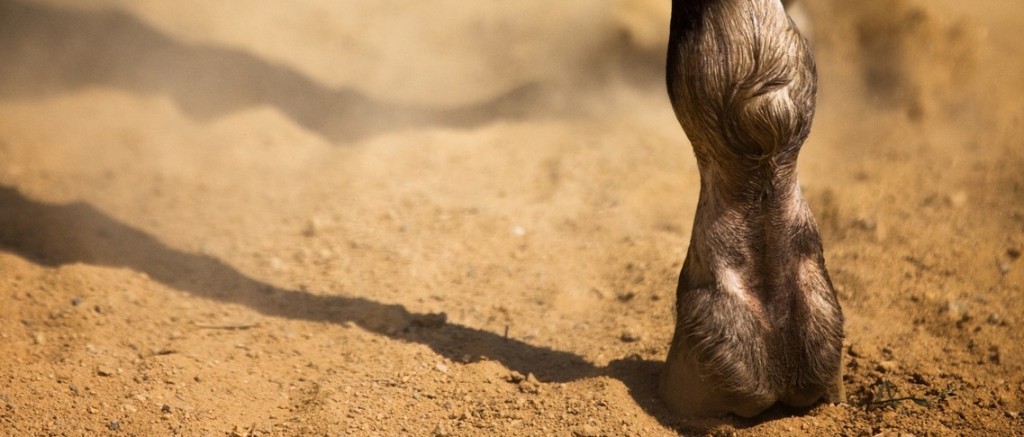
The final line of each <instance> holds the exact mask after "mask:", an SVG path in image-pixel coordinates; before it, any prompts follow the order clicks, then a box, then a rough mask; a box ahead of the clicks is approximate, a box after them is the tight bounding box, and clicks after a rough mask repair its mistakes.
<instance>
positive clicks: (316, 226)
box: [302, 216, 327, 237]
mask: <svg viewBox="0 0 1024 437" xmlns="http://www.w3.org/2000/svg"><path fill="white" fill-rule="evenodd" d="M326 225H327V220H325V219H323V218H322V217H316V216H314V217H310V219H309V221H307V222H306V227H305V228H304V229H303V230H302V235H305V236H307V237H314V236H316V235H317V234H319V233H320V232H323V230H324V228H325V227H326Z"/></svg>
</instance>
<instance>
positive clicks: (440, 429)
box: [434, 423, 448, 437]
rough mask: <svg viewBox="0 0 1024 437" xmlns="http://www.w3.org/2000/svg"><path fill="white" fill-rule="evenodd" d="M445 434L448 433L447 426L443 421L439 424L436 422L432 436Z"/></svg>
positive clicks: (444, 436) (437, 436) (442, 436)
mask: <svg viewBox="0 0 1024 437" xmlns="http://www.w3.org/2000/svg"><path fill="white" fill-rule="evenodd" d="M447 435H448V427H447V426H445V425H444V424H443V423H439V424H437V426H435V427H434V436H435V437H446V436H447Z"/></svg>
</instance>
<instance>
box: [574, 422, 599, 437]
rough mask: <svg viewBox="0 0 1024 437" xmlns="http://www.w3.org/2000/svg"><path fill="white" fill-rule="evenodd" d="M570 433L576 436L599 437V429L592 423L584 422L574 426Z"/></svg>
mask: <svg viewBox="0 0 1024 437" xmlns="http://www.w3.org/2000/svg"><path fill="white" fill-rule="evenodd" d="M572 434H573V435H574V436H576V437H599V436H600V435H601V430H600V429H599V428H598V427H596V426H594V425H591V424H586V425H583V426H578V427H576V428H574V429H573V430H572Z"/></svg>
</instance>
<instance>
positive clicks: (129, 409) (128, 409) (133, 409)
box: [121, 404, 139, 413]
mask: <svg viewBox="0 0 1024 437" xmlns="http://www.w3.org/2000/svg"><path fill="white" fill-rule="evenodd" d="M121 409H122V410H124V412H125V413H137V412H138V411H139V409H138V408H136V407H135V406H134V405H132V404H124V405H122V406H121Z"/></svg>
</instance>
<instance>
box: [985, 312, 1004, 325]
mask: <svg viewBox="0 0 1024 437" xmlns="http://www.w3.org/2000/svg"><path fill="white" fill-rule="evenodd" d="M985 321H986V322H988V324H990V325H1001V324H1003V317H1002V316H1000V315H999V314H997V313H992V314H989V315H988V318H986V319H985Z"/></svg>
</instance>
